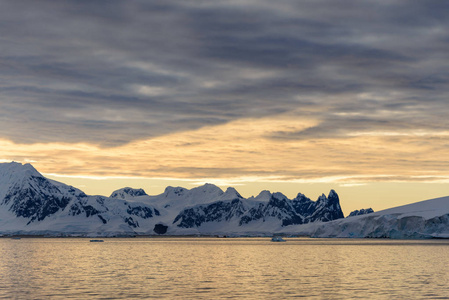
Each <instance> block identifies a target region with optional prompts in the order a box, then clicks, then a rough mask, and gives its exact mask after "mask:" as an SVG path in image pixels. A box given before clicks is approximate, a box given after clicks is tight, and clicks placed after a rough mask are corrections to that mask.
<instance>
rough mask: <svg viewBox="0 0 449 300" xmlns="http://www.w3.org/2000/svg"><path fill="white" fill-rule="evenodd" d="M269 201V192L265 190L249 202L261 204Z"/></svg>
mask: <svg viewBox="0 0 449 300" xmlns="http://www.w3.org/2000/svg"><path fill="white" fill-rule="evenodd" d="M270 199H271V192H270V191H267V190H263V191H262V192H260V193H259V195H257V196H256V197H255V198H254V197H253V198H251V200H255V201H261V202H268V201H270Z"/></svg>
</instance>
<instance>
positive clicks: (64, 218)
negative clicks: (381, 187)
mask: <svg viewBox="0 0 449 300" xmlns="http://www.w3.org/2000/svg"><path fill="white" fill-rule="evenodd" d="M343 217H344V216H343V212H342V210H341V207H340V200H339V197H338V195H337V193H336V192H335V191H333V190H331V191H330V193H329V195H328V196H327V197H326V196H325V195H324V194H323V195H322V196H320V197H319V198H318V199H317V201H312V200H310V199H309V198H307V197H306V196H305V195H303V194H298V195H297V197H296V198H294V199H291V200H290V199H288V198H287V197H286V196H285V195H283V194H281V193H271V192H269V191H262V192H261V193H260V194H259V195H258V196H257V197H251V198H248V199H246V198H244V197H242V196H241V195H240V194H239V193H238V192H237V191H236V190H235V189H234V188H232V187H229V188H228V189H227V190H226V191H223V190H221V189H220V188H219V187H217V186H215V185H213V184H205V185H203V186H199V187H196V188H193V189H190V190H189V189H185V188H182V187H167V188H166V189H165V191H164V193H162V194H160V195H156V196H149V195H147V194H146V193H145V191H144V190H143V189H133V188H129V187H126V188H122V189H119V190H117V191H114V192H113V193H112V194H111V195H110V196H109V197H106V196H90V195H86V194H85V193H84V192H83V191H81V190H79V189H77V188H75V187H72V186H69V185H66V184H63V183H61V182H57V181H54V180H50V179H48V178H45V177H44V176H42V174H40V173H39V172H38V171H37V170H36V169H35V168H34V167H33V166H32V165H31V164H20V163H16V162H12V163H2V164H0V234H2V235H11V234H26V235H30V234H35V235H51V236H53V235H57V236H61V235H62V236H121V235H125V236H129V235H151V234H170V235H190V234H224V235H226V234H250V235H258V234H272V233H274V232H277V231H279V230H281V229H282V228H286V227H291V226H296V225H301V224H308V223H313V222H328V221H332V220H336V219H340V218H343Z"/></svg>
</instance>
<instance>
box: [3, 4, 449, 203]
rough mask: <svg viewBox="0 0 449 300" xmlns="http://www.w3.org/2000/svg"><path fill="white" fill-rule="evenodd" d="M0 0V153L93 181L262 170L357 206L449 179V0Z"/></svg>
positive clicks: (254, 178)
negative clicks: (333, 191) (334, 192)
mask: <svg viewBox="0 0 449 300" xmlns="http://www.w3.org/2000/svg"><path fill="white" fill-rule="evenodd" d="M0 7H1V9H0V105H1V107H0V161H2V162H8V161H12V160H15V161H20V162H32V164H33V165H34V166H35V167H36V168H37V169H38V170H39V171H41V172H42V173H45V174H52V175H51V176H54V177H58V178H60V180H61V181H64V180H65V181H64V182H66V181H67V180H68V181H70V180H72V181H73V180H76V179H78V180H80V179H82V178H84V179H85V180H86V181H85V182H84V183H83V186H85V190H86V189H87V192H89V191H90V192H93V193H95V192H97V191H98V193H99V192H100V190H99V188H98V187H99V186H100V185H99V184H98V179H102V189H103V190H101V192H103V191H104V190H107V189H109V192H112V190H113V189H114V188H116V186H115V185H119V184H120V185H121V186H124V185H133V184H135V183H136V182H134V183H132V182H131V181H127V179H129V180H131V179H134V180H146V181H145V182H146V183H145V184H147V186H148V187H149V189H150V190H147V192H148V193H149V194H154V193H158V192H161V191H160V190H158V188H162V185H163V184H162V183H160V182H159V183H158V184H161V186H160V187H159V186H158V185H157V184H155V183H154V182H156V181H157V180H166V181H167V182H171V184H172V185H181V186H187V187H189V185H191V186H193V185H195V184H199V183H201V182H206V181H208V182H216V183H217V184H221V186H225V185H231V184H233V185H240V186H241V188H238V187H237V188H238V189H239V190H242V189H243V190H245V189H246V190H245V192H246V193H248V195H245V196H249V195H250V194H257V193H258V192H259V191H260V190H262V189H264V188H266V186H268V187H270V186H273V184H274V183H276V184H278V186H276V187H279V188H280V189H281V190H279V191H281V192H285V193H286V194H289V193H293V192H290V190H291V189H293V190H295V193H297V192H304V189H305V190H310V191H312V190H313V192H312V195H309V196H310V197H312V198H313V197H315V195H314V194H313V193H317V194H318V191H315V190H314V189H316V190H318V189H322V188H324V190H320V193H321V192H325V193H327V192H328V190H326V189H327V188H335V189H336V190H337V192H339V190H341V191H343V194H344V195H346V198H344V197H343V195H342V194H341V193H339V194H340V197H341V198H342V205H343V206H344V204H345V202H344V201H347V202H346V203H348V206H351V208H352V206H354V209H355V208H357V207H356V206H357V205H362V206H367V205H370V204H369V203H365V202H366V201H365V202H364V200H363V199H365V200H366V199H367V197H368V196H367V195H366V193H369V197H368V198H369V199H370V201H371V202H370V203H371V206H372V207H374V208H385V207H391V206H394V205H395V204H398V205H399V204H402V203H405V202H407V201H411V200H416V201H417V200H423V199H425V198H430V197H432V196H438V195H440V194H441V196H443V195H449V188H448V187H449V118H448V115H449V99H448V95H449V93H448V92H449V63H448V62H449V3H447V2H446V1H432V0H428V1H378V0H375V1H368V0H366V1H351V0H344V1H338V0H337V1H335V0H310V1H296V0H285V1H283V0H281V1H275V2H274V1H263V0H258V1H255V0H254V1H253V0H230V1H188V0H179V1H172V0H169V1H134V0H130V1H13V0H9V1H8V0H6V1H1V4H0ZM61 178H62V179H61ZM118 178H121V179H122V180H121V181H120V183H117V182H116V183H114V184H112V181H108V180H112V179H114V180H116V179H118ZM108 182H109V183H110V185H109V186H108V185H107V184H106V183H108ZM114 182H115V181H114ZM139 183H140V182H139ZM152 184H153V186H154V189H153V190H151V185H152ZM164 184H165V182H164ZM105 186H106V187H105ZM121 186H117V187H121ZM156 186H157V188H156ZM351 187H352V189H351ZM81 188H82V187H81ZM82 189H83V188H82ZM162 189H163V188H162ZM282 189H284V190H282ZM109 192H108V193H109ZM393 194H394V196H391V195H393ZM385 195H390V196H391V197H390V198H388V196H385ZM289 196H294V195H293V194H292V195H290V194H289ZM398 196H401V197H402V198H401V199H399V200H398ZM427 196H428V197H427ZM419 197H421V199H418V198H419ZM422 197H424V198H422ZM380 198H382V199H380ZM373 201H374V202H373ZM382 201H383V202H382ZM395 201H396V202H395ZM349 203H350V204H349ZM381 203H382V204H381ZM359 208H361V207H359Z"/></svg>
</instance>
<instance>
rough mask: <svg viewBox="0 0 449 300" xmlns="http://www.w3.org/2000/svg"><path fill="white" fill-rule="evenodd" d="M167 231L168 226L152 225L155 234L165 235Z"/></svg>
mask: <svg viewBox="0 0 449 300" xmlns="http://www.w3.org/2000/svg"><path fill="white" fill-rule="evenodd" d="M167 229H168V226H166V225H164V224H156V225H154V229H153V231H154V232H156V233H157V234H165V233H167Z"/></svg>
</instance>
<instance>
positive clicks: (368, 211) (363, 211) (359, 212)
mask: <svg viewBox="0 0 449 300" xmlns="http://www.w3.org/2000/svg"><path fill="white" fill-rule="evenodd" d="M373 212H374V210H373V209H372V208H371V207H370V208H367V209H364V208H362V209H361V210H358V209H356V210H354V211H351V213H350V214H349V215H348V217H354V216H361V215H367V214H371V213H373Z"/></svg>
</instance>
